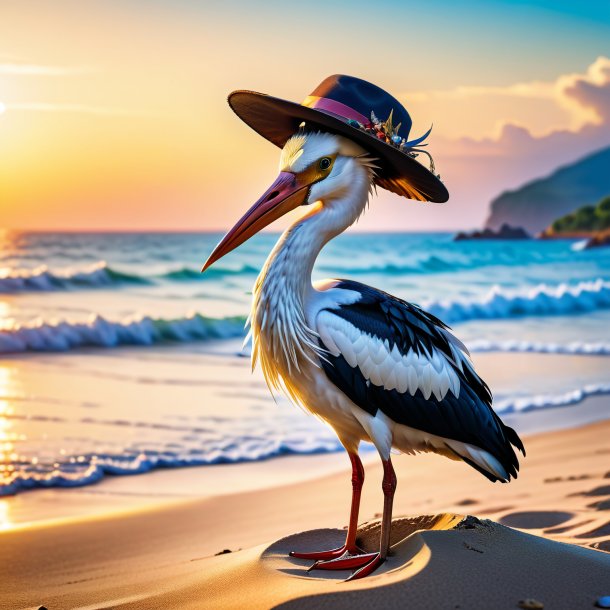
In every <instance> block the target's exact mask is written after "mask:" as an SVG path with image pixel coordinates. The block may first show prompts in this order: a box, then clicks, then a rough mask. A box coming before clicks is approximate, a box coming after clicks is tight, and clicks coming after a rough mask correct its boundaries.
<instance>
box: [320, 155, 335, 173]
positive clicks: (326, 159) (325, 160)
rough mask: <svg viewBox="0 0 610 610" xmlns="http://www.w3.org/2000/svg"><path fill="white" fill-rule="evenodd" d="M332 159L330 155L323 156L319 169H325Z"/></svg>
mask: <svg viewBox="0 0 610 610" xmlns="http://www.w3.org/2000/svg"><path fill="white" fill-rule="evenodd" d="M331 163H332V160H331V158H330V157H323V158H322V159H320V169H323V170H327V169H328V168H329V167H330V164H331Z"/></svg>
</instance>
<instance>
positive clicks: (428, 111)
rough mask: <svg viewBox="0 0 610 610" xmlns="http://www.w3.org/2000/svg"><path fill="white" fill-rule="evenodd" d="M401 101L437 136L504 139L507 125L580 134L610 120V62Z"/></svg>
mask: <svg viewBox="0 0 610 610" xmlns="http://www.w3.org/2000/svg"><path fill="white" fill-rule="evenodd" d="M400 98H401V99H402V100H403V101H404V103H405V105H406V106H407V107H408V108H409V109H410V110H411V111H412V114H413V115H414V116H415V117H418V118H419V117H423V123H424V124H426V123H427V122H429V121H430V120H433V121H434V123H435V124H437V125H438V127H437V133H438V134H440V135H444V136H446V137H450V138H454V139H456V138H459V137H461V136H465V135H466V134H472V135H473V136H474V137H478V138H484V137H496V138H500V137H501V132H502V128H503V126H504V125H505V124H508V123H511V124H518V125H521V126H522V127H524V128H526V129H528V130H529V131H530V132H531V133H532V134H535V135H537V136H542V135H547V134H550V133H551V132H553V131H557V130H560V131H561V130H564V129H568V130H572V131H578V130H579V129H581V128H582V127H583V126H585V125H589V124H594V125H600V124H603V123H608V122H609V121H610V59H609V58H607V57H603V56H601V57H598V58H597V59H596V60H595V61H594V62H593V63H592V64H591V65H590V66H589V67H588V68H587V69H586V70H585V71H584V73H580V74H563V75H560V76H558V77H557V78H556V79H554V80H552V81H532V82H520V83H513V84H510V85H506V86H484V85H482V86H460V87H455V88H453V89H447V90H431V91H415V92H408V93H404V94H402V95H401V96H400Z"/></svg>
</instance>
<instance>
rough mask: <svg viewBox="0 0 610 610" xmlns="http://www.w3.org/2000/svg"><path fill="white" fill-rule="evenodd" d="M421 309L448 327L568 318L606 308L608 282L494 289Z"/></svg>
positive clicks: (609, 298) (609, 297) (609, 300)
mask: <svg viewBox="0 0 610 610" xmlns="http://www.w3.org/2000/svg"><path fill="white" fill-rule="evenodd" d="M422 305H423V307H424V309H427V310H428V311H430V313H432V314H434V315H435V316H437V317H439V318H441V319H442V320H444V321H446V322H449V323H453V322H463V321H466V320H475V319H483V320H484V319H498V318H514V317H520V316H545V315H546V316H548V315H571V314H575V313H582V312H586V311H595V310H597V309H608V308H610V282H608V281H605V280H602V279H597V280H594V281H590V282H578V283H577V284H573V285H570V284H566V283H561V284H558V285H555V286H548V285H547V284H539V285H538V286H535V287H533V288H529V289H527V290H520V291H510V290H506V289H504V288H501V287H498V286H495V287H494V288H492V289H491V290H490V291H489V292H488V293H487V294H486V295H485V296H483V297H480V298H461V299H455V300H439V301H429V302H427V303H422Z"/></svg>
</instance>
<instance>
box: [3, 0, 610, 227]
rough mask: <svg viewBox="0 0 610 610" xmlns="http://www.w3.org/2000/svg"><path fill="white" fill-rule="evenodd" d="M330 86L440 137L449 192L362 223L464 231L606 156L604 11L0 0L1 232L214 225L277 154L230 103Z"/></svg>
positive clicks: (608, 48) (386, 203)
mask: <svg viewBox="0 0 610 610" xmlns="http://www.w3.org/2000/svg"><path fill="white" fill-rule="evenodd" d="M334 73H345V74H351V75H354V76H359V77H361V78H365V79H367V80H370V81H373V82H375V83H376V84H378V85H380V86H382V87H384V88H385V89H387V90H388V91H390V92H391V93H393V94H394V95H395V96H396V97H398V98H399V99H400V100H401V101H403V102H404V104H405V106H406V107H407V108H408V109H409V111H410V112H411V115H412V118H413V135H414V136H417V135H420V134H421V133H423V132H424V131H426V130H427V129H428V127H429V126H430V124H431V123H434V129H433V132H432V136H431V137H430V140H429V142H430V145H429V150H430V151H431V152H432V154H433V155H434V157H435V160H436V162H437V168H438V170H439V171H440V173H441V175H442V177H443V180H444V181H445V183H446V185H447V187H448V189H449V192H450V194H451V199H450V201H449V203H447V204H445V205H444V206H438V205H434V204H430V205H426V206H424V205H422V204H417V203H410V202H408V201H406V200H404V199H399V198H397V197H396V196H394V195H391V194H389V193H387V194H386V193H381V192H380V197H379V198H378V200H377V201H375V202H373V204H372V205H371V209H370V211H369V212H368V214H367V215H366V216H365V218H364V219H363V220H362V221H361V222H360V224H359V228H360V229H366V230H382V229H387V228H392V229H397V228H398V229H426V230H430V229H439V230H440V229H454V228H458V227H459V228H461V227H474V226H477V225H479V224H481V223H482V222H483V220H484V219H485V215H486V210H487V205H488V203H489V200H490V199H491V198H492V197H494V196H495V195H497V194H498V193H499V192H501V191H503V190H505V189H508V188H515V187H517V186H519V185H520V184H522V183H523V182H524V181H526V180H529V179H532V178H535V177H538V176H540V175H544V174H546V173H548V172H549V171H551V170H553V169H555V168H556V167H557V166H558V165H560V164H563V163H566V162H570V161H573V160H575V159H577V158H578V157H580V156H582V155H584V154H586V153H588V152H590V151H593V150H596V149H598V148H601V147H603V146H608V145H610V3H608V2H598V3H595V2H586V3H585V2H580V3H575V2H563V1H557V2H551V1H549V2H543V1H538V2H536V1H532V2H522V1H519V2H493V3H492V2H469V1H464V2H459V3H456V2H450V1H446V2H440V1H434V2H407V1H405V2H389V1H384V0H377V1H376V2H366V3H365V2H334V3H331V2H328V1H318V0H310V1H308V2H306V3H305V2H289V1H287V0H284V1H282V2H279V1H272V2H265V3H260V4H255V3H251V2H245V1H243V2H235V1H224V2H222V3H207V2H202V1H200V2H195V1H186V0H173V1H170V0H166V1H162V0H126V1H122V2H118V1H100V2H95V1H90V2H82V1H80V0H77V1H74V2H69V1H65V2H62V1H56V2H53V3H50V2H45V1H40V2H36V1H29V2H4V3H2V4H0V210H1V212H2V220H1V225H2V226H4V227H12V228H35V229H98V230H102V229H120V230H146V229H176V230H178V229H190V230H195V229H224V228H227V227H228V226H229V225H231V224H232V223H233V221H234V220H235V219H236V218H237V217H238V216H239V215H241V213H242V212H243V211H244V210H245V209H246V208H247V207H249V205H250V204H251V203H252V202H253V201H254V200H255V199H256V198H257V197H258V195H259V194H260V193H261V192H262V191H264V190H265V188H266V187H267V186H268V185H269V184H270V183H271V181H272V180H273V179H274V177H275V174H276V172H277V162H278V158H279V153H278V150H277V149H275V148H274V147H273V146H272V145H271V144H269V143H267V142H266V141H264V140H262V139H261V138H260V137H259V136H257V135H256V134H255V133H254V132H252V131H251V130H249V129H248V128H247V127H246V126H245V125H244V124H243V123H241V121H240V120H239V119H237V117H236V116H234V115H233V113H232V112H231V111H230V109H229V108H228V106H227V104H226V96H227V94H228V93H229V92H230V91H231V90H233V89H238V88H243V89H253V90H257V91H262V92H266V93H270V94H272V95H277V96H279V97H284V98H287V99H291V100H294V101H301V100H302V99H303V98H304V97H306V96H307V95H308V94H309V92H310V91H311V90H312V89H313V88H314V87H315V86H316V85H317V83H318V82H320V81H321V80H322V79H323V78H325V77H326V76H328V75H330V74H334ZM279 226H281V225H278V227H279ZM278 227H275V228H278Z"/></svg>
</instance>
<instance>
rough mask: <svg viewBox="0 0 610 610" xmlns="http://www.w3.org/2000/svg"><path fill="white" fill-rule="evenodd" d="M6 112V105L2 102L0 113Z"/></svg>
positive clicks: (0, 103)
mask: <svg viewBox="0 0 610 610" xmlns="http://www.w3.org/2000/svg"><path fill="white" fill-rule="evenodd" d="M5 112H6V106H5V105H4V104H3V103H2V102H0V114H4V113H5Z"/></svg>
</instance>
